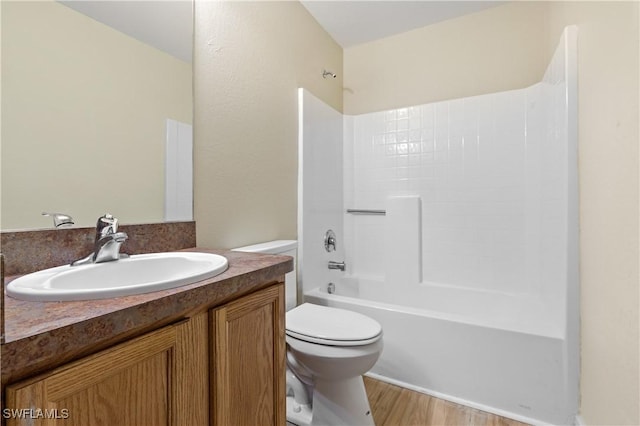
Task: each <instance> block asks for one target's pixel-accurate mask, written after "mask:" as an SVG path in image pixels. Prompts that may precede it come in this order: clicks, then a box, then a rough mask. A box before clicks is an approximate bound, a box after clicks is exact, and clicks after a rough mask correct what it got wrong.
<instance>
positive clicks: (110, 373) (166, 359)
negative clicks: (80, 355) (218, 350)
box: [3, 313, 208, 426]
mask: <svg viewBox="0 0 640 426" xmlns="http://www.w3.org/2000/svg"><path fill="white" fill-rule="evenodd" d="M207 319H208V318H207V315H206V313H205V314H203V315H200V316H197V317H194V318H192V319H191V320H190V321H185V322H182V323H179V324H176V325H173V326H168V327H165V328H162V329H160V330H158V331H154V332H152V333H149V334H146V335H144V336H141V337H139V338H136V339H133V340H131V341H128V342H125V343H122V344H120V345H117V346H115V347H113V348H110V349H107V350H104V351H102V352H99V353H97V354H95V355H92V356H89V357H87V358H84V359H81V360H79V361H76V362H72V363H70V364H68V365H65V366H62V367H60V368H57V369H55V370H53V371H52V372H50V373H47V374H44V375H42V376H39V377H37V378H35V379H31V380H27V381H24V382H21V383H17V384H14V385H10V386H8V387H7V392H6V398H7V404H6V407H7V408H8V409H13V410H16V411H14V412H13V414H12V415H11V416H10V418H9V419H8V421H7V423H8V425H14V424H16V425H22V424H29V425H31V424H39V425H53V424H60V425H62V424H63V425H65V426H73V425H79V426H90V425H121V426H126V425H131V426H144V425H152V426H156V425H196V424H200V425H204V424H206V423H207V422H208V409H207V399H208V376H207V372H206V370H207V367H208V365H207V351H208V348H207V331H208V330H207V328H208V324H207V323H208V321H207ZM203 339H204V341H203ZM203 369H204V371H202V370H203ZM198 370H199V371H198ZM185 392H186V393H188V394H187V395H185ZM3 415H6V413H4V412H3ZM20 417H22V418H20Z"/></svg>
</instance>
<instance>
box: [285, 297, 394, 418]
mask: <svg viewBox="0 0 640 426" xmlns="http://www.w3.org/2000/svg"><path fill="white" fill-rule="evenodd" d="M285 324H286V334H287V336H286V340H287V370H288V375H290V374H291V373H293V375H294V376H295V377H294V378H292V377H288V382H287V420H288V421H289V422H291V423H294V424H296V425H299V426H307V425H336V426H337V425H344V426H347V425H373V424H374V421H373V416H372V415H371V409H370V407H369V401H368V399H367V394H366V390H365V388H364V383H363V381H362V374H364V373H366V372H367V371H368V370H369V369H370V368H371V367H373V365H374V364H375V363H376V361H377V360H378V357H379V356H380V353H381V352H382V346H383V345H382V327H381V326H380V324H378V323H377V322H376V321H374V320H373V319H371V318H368V317H366V316H364V315H362V314H359V313H356V312H351V311H347V310H344V309H336V308H329V307H325V306H319V305H312V304H310V303H304V304H302V305H300V306H298V307H297V308H294V309H293V310H291V311H289V312H287V318H286V321H285ZM295 379H298V380H299V381H300V382H302V383H303V384H304V385H305V386H304V387H300V386H297V387H295V386H292V385H291V384H292V383H293V382H294V381H295ZM300 392H302V393H303V395H302V396H301V395H300ZM305 402H306V403H305ZM309 402H310V405H309Z"/></svg>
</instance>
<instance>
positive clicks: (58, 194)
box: [0, 0, 193, 230]
mask: <svg viewBox="0 0 640 426" xmlns="http://www.w3.org/2000/svg"><path fill="white" fill-rule="evenodd" d="M1 8H2V9H1V25H2V26H1V30H2V38H1V39H2V50H1V54H2V57H1V59H2V61H1V64H2V86H1V94H2V139H1V147H0V148H1V154H2V155H1V173H2V175H1V176H2V177H1V192H0V195H1V199H2V203H1V215H0V227H1V229H2V230H16V229H38V228H51V227H52V226H53V222H52V220H51V218H50V217H44V216H42V215H41V213H42V212H44V211H48V212H61V213H66V214H69V215H71V216H72V217H73V219H74V222H75V226H93V225H95V221H96V218H97V217H98V216H100V215H102V214H104V213H106V212H109V213H112V214H113V215H114V216H116V217H118V218H119V220H120V222H121V223H150V222H161V221H163V220H164V218H165V214H164V210H165V191H166V190H165V187H166V186H168V185H167V183H166V182H165V159H166V158H170V157H171V156H166V155H165V150H166V146H165V145H166V140H167V120H173V121H172V122H173V123H178V124H179V125H181V126H182V125H184V126H186V127H187V128H189V129H190V125H191V123H192V110H193V102H192V65H191V56H192V54H191V51H192V40H193V11H192V10H193V5H192V3H191V2H190V1H144V2H134V1H111V0H109V1H69V2H58V1H53V0H44V1H29V2H25V1H2V2H1ZM189 137H190V136H189ZM189 160H190V156H189ZM189 199H191V197H189ZM188 219H190V218H188ZM183 220H184V219H183Z"/></svg>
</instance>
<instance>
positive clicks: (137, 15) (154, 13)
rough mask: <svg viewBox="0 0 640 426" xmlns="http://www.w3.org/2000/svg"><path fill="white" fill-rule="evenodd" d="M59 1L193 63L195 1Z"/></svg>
mask: <svg viewBox="0 0 640 426" xmlns="http://www.w3.org/2000/svg"><path fill="white" fill-rule="evenodd" d="M59 1H60V3H62V4H64V5H65V6H68V7H70V8H72V9H75V10H76V11H78V12H80V13H82V14H84V15H87V16H89V17H91V18H93V19H95V20H96V21H99V22H102V23H103V24H106V25H109V26H110V27H112V28H114V29H116V30H118V31H120V32H123V33H125V34H127V35H129V36H131V37H133V38H135V39H137V40H140V41H142V42H143V43H147V44H149V45H151V46H153V47H155V48H157V49H160V50H162V51H164V52H166V53H168V54H170V55H173V56H175V57H176V58H178V59H181V60H183V61H185V62H188V63H191V57H192V46H193V3H192V1H189V0H178V1H120V0H71V1H68V0H67V1H63V0H59Z"/></svg>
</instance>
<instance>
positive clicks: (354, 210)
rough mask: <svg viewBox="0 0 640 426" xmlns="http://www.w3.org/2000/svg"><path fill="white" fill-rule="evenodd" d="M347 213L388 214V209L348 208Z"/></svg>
mask: <svg viewBox="0 0 640 426" xmlns="http://www.w3.org/2000/svg"><path fill="white" fill-rule="evenodd" d="M347 213H351V214H373V215H380V216H384V215H386V214H387V211H386V210H370V209H347Z"/></svg>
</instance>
